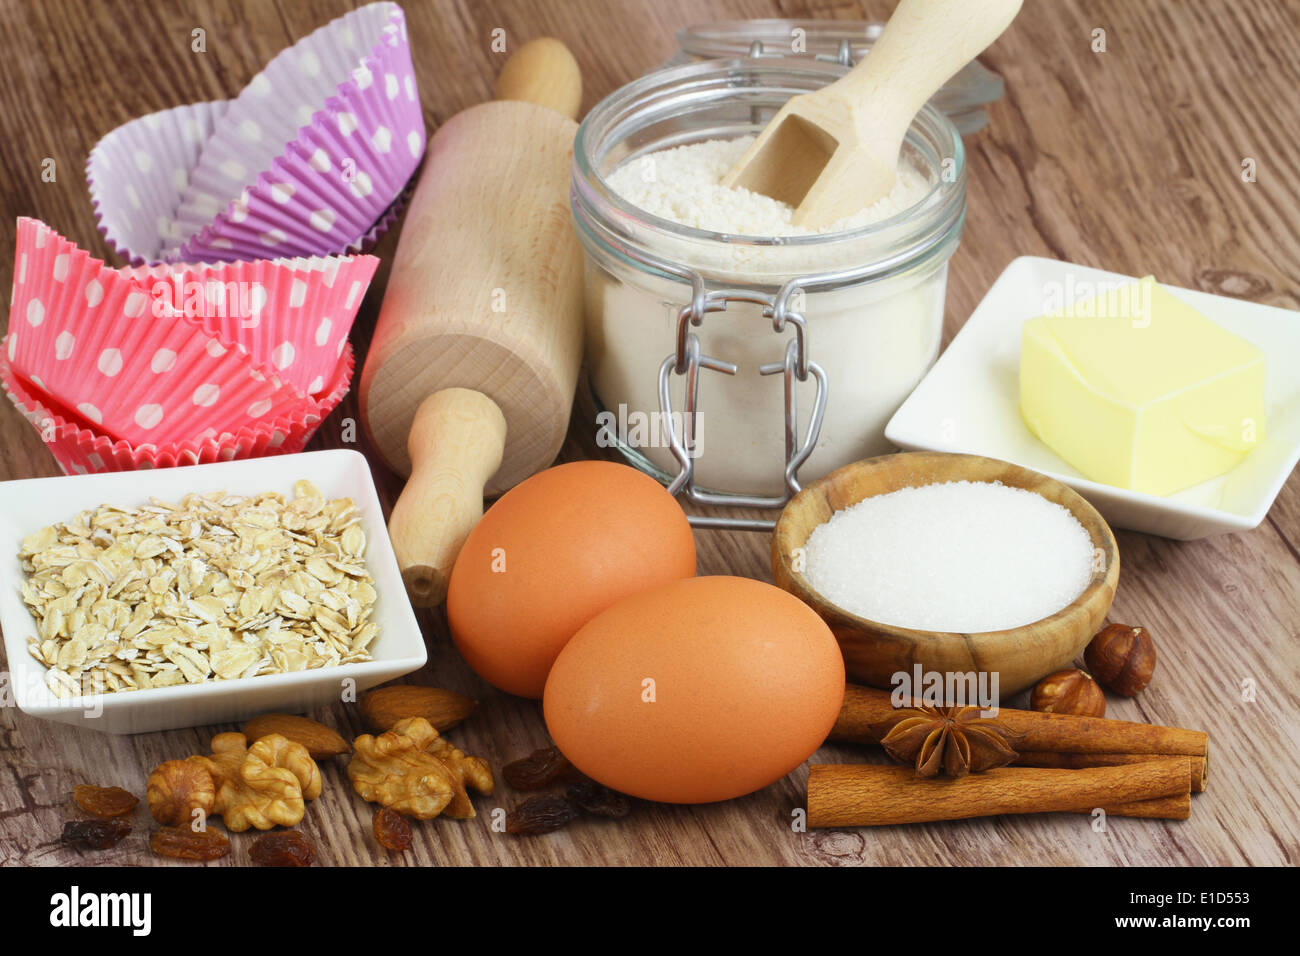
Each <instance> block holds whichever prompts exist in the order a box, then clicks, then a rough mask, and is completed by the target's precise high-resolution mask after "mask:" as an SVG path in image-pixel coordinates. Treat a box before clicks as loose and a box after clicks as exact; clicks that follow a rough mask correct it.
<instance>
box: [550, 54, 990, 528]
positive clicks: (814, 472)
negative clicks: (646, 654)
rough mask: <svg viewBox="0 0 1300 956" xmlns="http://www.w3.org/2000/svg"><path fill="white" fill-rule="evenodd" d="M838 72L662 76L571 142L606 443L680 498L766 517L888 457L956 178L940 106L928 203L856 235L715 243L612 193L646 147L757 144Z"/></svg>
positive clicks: (603, 110)
mask: <svg viewBox="0 0 1300 956" xmlns="http://www.w3.org/2000/svg"><path fill="white" fill-rule="evenodd" d="M844 72H845V70H844V67H842V66H839V65H837V64H831V63H825V62H819V61H815V60H809V59H802V60H785V61H778V60H768V59H753V58H749V59H742V60H729V61H707V62H701V63H693V64H687V65H683V66H676V67H669V68H666V69H662V70H658V71H655V72H653V73H650V74H647V75H646V76H643V77H641V78H640V79H638V80H635V81H633V82H632V83H629V84H628V85H626V86H624V87H623V88H621V89H619V90H618V91H616V92H614V93H613V94H611V95H610V96H608V97H606V98H605V99H604V100H602V101H601V102H600V103H599V104H597V105H596V107H595V108H594V109H592V111H591V112H590V114H588V116H587V118H586V120H585V121H584V122H583V123H582V124H581V126H580V127H579V130H578V134H577V137H576V140H575V144H574V167H573V183H572V209H573V214H574V220H575V224H576V227H577V231H578V235H579V238H580V240H581V242H582V244H583V248H584V251H585V255H586V269H585V284H586V290H585V292H586V301H585V312H586V333H587V364H588V369H589V374H590V381H591V387H592V391H593V394H594V397H595V401H596V405H597V409H598V413H599V416H598V422H599V423H600V425H601V430H600V432H599V435H598V437H599V438H600V439H602V443H608V444H617V446H618V447H619V449H620V450H621V451H622V452H623V454H624V455H625V456H626V457H627V458H628V459H629V460H630V461H631V462H632V463H633V464H635V465H637V466H638V467H640V468H642V469H643V470H646V471H648V472H650V473H652V474H654V475H656V476H657V477H659V478H660V479H661V480H662V481H664V482H666V483H668V484H669V487H670V490H671V491H673V492H674V493H675V494H685V495H686V496H688V497H690V498H691V499H693V500H695V501H697V502H700V503H704V504H717V503H734V504H740V505H746V506H758V507H771V508H775V507H779V506H780V505H781V504H783V503H784V502H785V501H786V500H787V499H788V497H789V496H790V495H791V494H793V493H794V492H795V491H797V490H798V488H799V482H800V476H801V475H802V477H803V479H804V480H807V479H811V478H815V477H818V476H820V475H823V474H825V473H827V472H829V471H832V470H834V469H835V468H838V467H840V466H842V465H845V464H848V463H849V462H852V461H856V460H858V459H861V458H868V457H871V456H873V455H878V454H882V453H884V452H886V451H887V450H889V445H888V443H887V442H886V440H885V438H884V427H885V424H886V423H887V422H888V420H889V418H890V417H891V416H892V415H893V413H894V412H895V411H896V410H897V408H898V406H899V405H900V404H902V402H903V399H904V398H906V397H907V395H908V394H909V393H910V392H911V391H912V389H913V388H914V387H915V386H916V384H917V382H919V381H920V379H921V377H922V375H924V374H925V372H926V371H927V370H928V369H929V368H930V366H931V365H932V364H933V362H934V360H935V358H936V356H937V354H938V349H939V341H940V336H941V334H942V328H943V313H944V295H945V287H946V280H947V265H948V260H949V258H950V257H951V256H952V253H953V251H954V250H955V249H956V246H957V243H958V240H959V238H960V235H961V230H962V225H963V222H964V219H965V208H966V163H965V158H964V152H963V148H962V142H961V137H960V134H959V133H958V132H957V130H956V128H955V127H954V126H953V124H952V123H951V122H950V121H949V120H948V119H947V118H946V117H944V116H943V114H941V113H940V112H939V111H938V110H936V109H934V108H933V106H929V105H927V106H926V107H924V108H923V109H922V110H921V112H920V113H919V114H918V115H917V117H916V119H915V120H914V121H913V123H912V126H911V128H910V129H909V131H908V134H907V138H906V142H905V144H904V147H903V152H902V156H901V158H900V162H906V163H910V164H911V165H912V166H913V167H914V168H915V169H916V170H918V171H919V172H920V173H921V174H922V176H923V177H924V178H925V179H926V181H927V182H928V183H929V189H928V192H927V193H926V194H925V196H924V198H923V199H922V200H921V201H919V202H917V203H916V204H915V205H913V206H911V207H910V208H908V209H906V210H904V211H903V212H900V213H899V214H897V215H895V216H893V217H891V218H889V219H885V220H883V221H881V222H878V223H875V224H873V225H869V226H866V227H863V228H860V229H853V230H850V231H844V232H836V233H828V234H819V235H805V236H793V237H755V236H738V235H730V234H724V233H715V232H709V231H705V230H700V229H694V228H691V227H687V226H683V225H680V224H678V223H674V222H670V221H668V220H666V219H661V218H659V217H657V216H654V215H651V214H649V213H647V212H645V211H643V210H640V209H638V208H636V207H635V206H633V205H631V204H630V203H628V202H627V201H626V200H624V199H623V198H622V197H620V196H619V195H618V194H616V193H615V192H614V191H613V190H612V189H611V188H610V187H609V185H608V183H607V181H606V177H607V176H608V175H609V173H610V172H612V171H613V170H614V169H615V168H617V167H618V166H620V165H621V164H623V163H626V162H632V161H636V160H637V159H638V158H639V157H643V156H645V155H647V154H650V153H653V152H655V151H657V150H661V149H665V148H669V147H673V146H681V145H684V144H688V143H694V142H700V141H704V140H710V139H730V138H733V137H737V136H744V135H750V134H753V133H756V132H758V131H759V130H760V129H762V128H763V126H764V125H765V124H766V123H767V121H768V120H769V119H770V118H771V117H772V116H773V115H774V113H775V112H776V110H777V109H779V108H780V106H781V105H782V104H783V103H784V102H785V101H786V100H787V99H788V98H789V97H790V96H792V95H795V94H798V93H803V92H808V91H811V90H815V89H819V88H821V87H822V86H825V85H826V84H828V83H830V82H832V81H834V80H835V79H837V78H838V77H840V76H842V75H843V74H844ZM665 185H670V184H665ZM723 373H728V374H723ZM713 523H720V522H713ZM721 523H725V522H721ZM741 524H743V525H744V526H752V527H758V526H762V525H763V524H764V523H763V522H752V521H751V522H741Z"/></svg>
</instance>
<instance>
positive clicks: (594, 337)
mask: <svg viewBox="0 0 1300 956" xmlns="http://www.w3.org/2000/svg"><path fill="white" fill-rule="evenodd" d="M750 142H752V137H743V138H740V139H734V140H709V141H704V142H699V143H693V144H688V145H685V146H678V147H673V148H670V149H665V150H660V151H658V152H655V153H651V154H648V155H646V156H642V157H638V158H636V159H634V160H632V161H630V162H627V163H625V164H624V165H623V166H620V167H618V168H616V169H615V170H613V171H612V172H611V173H609V174H608V175H607V176H606V182H607V183H608V185H609V186H610V188H611V189H612V190H613V191H614V192H616V193H618V194H619V195H620V196H622V197H623V198H624V199H625V200H626V201H627V202H629V203H631V204H632V205H634V206H637V207H639V208H641V209H644V210H645V211H646V212H648V213H651V214H652V215H654V216H657V217H659V218H661V219H668V220H671V221H676V222H677V223H680V224H683V225H687V226H694V227H698V228H703V229H706V230H710V231H714V232H722V233H727V234H730V235H733V236H736V237H739V238H738V239H737V241H734V242H728V241H719V240H716V239H705V238H695V237H690V236H686V235H685V234H683V233H680V232H679V233H672V232H671V230H669V229H666V228H665V227H663V226H660V225H656V224H655V223H653V222H651V221H650V220H649V219H648V218H647V219H645V220H642V221H629V222H627V223H626V228H628V229H629V230H631V231H632V232H633V234H634V235H635V236H636V238H637V240H638V241H641V242H644V243H645V244H646V245H647V246H651V247H653V249H654V251H655V252H656V253H657V254H658V255H660V256H662V257H664V258H666V259H668V260H670V261H673V262H678V263H681V264H683V265H686V266H689V267H691V268H693V269H696V270H699V271H700V272H701V273H702V274H704V275H705V276H706V278H707V280H708V282H709V285H710V287H711V288H718V287H720V286H725V287H731V288H739V289H747V288H766V289H769V290H771V289H774V288H776V287H779V286H780V285H781V284H782V283H783V282H784V281H785V280H786V279H787V278H789V277H790V276H792V275H808V274H815V273H822V272H827V271H833V270H837V269H848V268H856V267H859V266H862V265H865V264H867V263H869V262H872V261H875V260H876V259H878V258H881V257H882V256H884V255H888V254H890V253H892V252H894V251H895V250H896V249H897V248H898V246H897V241H898V240H897V239H891V238H889V237H888V236H887V235H884V234H879V233H877V231H876V230H869V229H868V230H860V231H859V232H857V233H844V232H843V231H842V230H844V229H845V228H857V227H861V226H865V225H867V224H871V223H876V222H883V220H885V219H887V218H889V217H891V216H894V215H895V214H897V213H900V212H903V211H905V210H906V209H907V208H908V207H909V206H910V207H912V208H913V209H914V210H915V209H916V208H917V204H920V203H924V202H926V201H927V200H928V199H929V198H930V197H932V196H933V195H934V194H935V193H936V192H939V191H941V190H942V189H943V186H942V185H941V184H938V183H936V182H935V179H934V175H933V173H934V170H933V169H931V171H930V173H928V174H927V172H924V171H923V170H925V169H927V168H929V167H926V166H925V165H913V162H912V161H907V160H906V159H905V161H904V162H902V163H900V167H899V178H898V183H897V184H896V185H895V187H894V190H893V191H892V192H891V193H890V194H889V195H888V196H886V197H884V198H883V199H882V200H880V202H878V203H876V204H875V205H873V206H870V207H868V208H866V209H863V210H861V211H859V212H857V213H855V214H853V215H852V216H851V217H849V218H848V219H847V220H844V221H843V222H841V223H837V224H836V225H835V226H833V227H831V228H832V229H833V230H836V231H839V232H840V233H841V235H844V236H846V237H851V238H840V237H839V236H837V235H836V234H835V233H834V232H819V233H817V234H810V233H809V232H808V230H803V229H798V228H796V227H794V226H793V225H792V222H791V220H792V217H793V210H792V209H791V207H790V206H788V205H787V204H785V203H781V202H778V201H776V200H773V199H771V198H769V197H766V196H761V195H759V194H757V193H753V192H750V191H748V190H743V189H729V188H727V187H724V186H722V185H721V181H722V178H723V176H724V175H725V174H726V172H727V170H728V169H729V168H730V167H731V165H732V164H733V163H734V162H735V161H736V160H737V159H739V157H740V155H741V154H742V153H743V152H744V150H745V148H746V147H747V146H748V144H749V143H750ZM913 159H917V157H913ZM919 162H920V163H924V160H919ZM897 222H898V223H899V225H897V226H895V225H893V224H892V223H891V224H884V225H882V227H881V232H882V233H888V232H889V231H890V230H893V231H894V232H895V233H900V234H903V235H906V234H907V233H908V230H909V229H912V228H914V227H913V226H911V225H907V224H904V223H905V219H904V218H903V217H900V219H899V220H897ZM764 234H766V235H767V236H769V237H770V236H791V237H796V238H795V241H794V242H792V243H790V244H780V243H772V244H759V243H755V242H754V241H752V240H751V239H750V238H749V237H756V236H759V237H761V236H763V235H764ZM800 236H802V237H803V238H798V237H800ZM950 253H951V247H949V249H948V253H947V254H950ZM947 254H945V255H937V256H932V257H928V258H927V259H926V260H925V261H918V262H917V263H915V264H913V265H912V266H910V267H909V268H906V269H902V270H898V271H897V272H896V274H893V275H890V276H889V277H887V278H882V279H873V280H869V281H863V282H859V283H856V284H849V285H845V286H843V287H841V288H838V289H835V290H833V291H823V292H810V293H808V294H807V295H806V296H805V299H804V301H803V302H798V303H796V308H798V309H799V311H801V312H802V313H803V314H804V316H805V317H806V319H807V327H808V343H809V357H810V358H811V359H812V360H813V361H815V362H817V363H818V364H819V365H821V366H822V367H823V368H824V369H825V371H826V374H827V377H828V380H829V385H828V403H827V407H826V413H825V417H824V419H823V422H822V428H821V437H820V440H819V442H818V444H817V447H816V449H815V450H814V452H813V453H812V455H811V457H810V458H809V459H808V460H807V461H806V462H805V464H804V466H803V468H802V469H801V470H800V477H801V478H802V479H803V480H804V481H805V482H807V481H811V480H812V479H814V478H817V477H820V476H821V475H823V474H826V473H827V472H830V471H832V470H834V469H836V468H839V467H840V466H842V465H846V464H848V463H850V462H852V461H857V460H859V459H862V458H869V457H872V456H874V455H881V454H885V453H886V452H888V451H890V450H892V447H891V445H890V444H889V442H888V441H887V440H886V439H885V436H884V430H885V424H886V423H887V422H888V421H889V419H890V417H891V416H892V415H893V414H894V412H895V411H897V409H898V406H899V405H901V404H902V402H903V399H904V398H906V397H907V396H908V394H910V393H911V391H912V389H913V388H915V387H916V384H917V382H919V381H920V380H921V377H922V376H923V375H924V374H925V372H926V370H927V369H929V367H930V366H931V365H932V364H933V362H934V360H935V357H936V356H937V355H938V353H939V342H940V338H941V335H942V331H943V310H944V295H945V290H946V284H947V271H948V270H947ZM689 300H690V287H689V286H687V285H686V284H684V283H683V282H681V281H678V280H675V279H669V278H665V277H663V276H661V275H656V274H653V273H652V272H649V271H646V270H643V269H639V268H635V267H633V266H631V265H630V264H628V263H625V262H616V261H610V262H607V263H602V264H599V265H598V264H596V263H595V262H593V261H592V259H591V257H588V263H587V269H586V316H587V335H586V343H587V344H586V348H587V360H588V366H589V368H590V372H591V383H592V388H593V391H594V392H595V394H596V397H597V399H598V401H599V402H600V404H601V405H602V406H603V407H604V408H605V409H606V410H608V411H609V412H610V414H611V415H612V416H614V417H615V418H616V419H617V420H619V421H622V420H623V419H624V418H625V415H624V413H627V416H637V417H642V416H652V415H657V413H658V412H659V389H658V382H659V366H660V363H661V362H663V360H664V357H665V356H667V355H668V354H669V352H671V351H672V350H673V349H674V347H675V343H676V335H677V332H676V329H677V314H678V310H679V309H680V308H681V307H682V306H683V305H684V304H686V303H687V302H689ZM695 332H696V334H697V335H698V336H699V339H700V344H701V350H702V351H703V352H704V353H705V354H707V355H712V356H714V357H716V358H719V359H722V360H724V361H728V362H733V363H735V364H736V365H738V366H739V372H738V373H737V375H735V376H734V377H730V376H726V375H721V374H718V373H714V372H705V373H704V374H703V375H701V376H700V383H699V401H700V405H699V413H698V417H697V439H698V441H697V449H696V451H697V454H696V457H695V480H696V485H697V486H698V487H700V488H704V489H708V490H714V491H723V492H732V493H743V494H754V495H779V494H781V493H782V492H783V490H784V488H785V482H784V465H785V432H784V420H785V403H784V389H783V384H782V376H780V375H774V376H761V375H759V372H758V369H759V366H761V365H764V364H767V363H770V362H780V361H781V360H782V359H783V357H784V355H785V343H786V340H788V339H789V338H790V337H791V334H792V330H790V329H787V330H786V331H785V332H784V333H783V334H782V335H777V334H776V333H775V332H774V331H773V329H772V323H771V321H770V320H769V319H767V318H765V317H764V316H763V314H762V311H761V309H760V308H759V307H758V306H757V305H753V304H749V303H743V302H733V303H731V304H730V305H729V306H728V308H727V310H726V311H725V312H716V313H711V314H710V315H709V316H708V317H707V318H706V319H705V321H704V323H703V324H702V325H701V326H699V327H698V328H697V329H696V330H695ZM670 387H671V391H672V395H673V402H674V409H675V410H676V411H680V410H681V407H682V404H681V403H682V401H683V398H684V386H683V378H682V377H681V376H674V377H673V379H672V382H671V386H670ZM795 392H796V395H797V401H798V409H799V430H800V437H801V438H802V436H803V433H804V429H805V428H806V427H807V422H808V414H809V409H811V408H812V405H813V399H814V396H815V385H814V382H813V381H812V380H811V379H810V380H809V381H807V382H799V383H796V388H795ZM659 421H661V422H662V419H659ZM625 440H626V438H625ZM634 451H635V452H636V453H637V454H638V455H640V456H642V457H644V458H645V459H647V460H648V461H649V463H650V464H651V465H653V466H654V467H655V468H657V469H659V470H660V471H662V472H664V473H667V474H668V475H674V474H676V473H677V471H678V465H677V463H676V461H675V460H674V458H673V456H672V454H671V452H670V451H669V449H668V447H667V444H666V441H664V440H663V436H662V435H657V436H656V438H655V439H653V440H651V441H650V442H648V443H645V444H640V445H638V446H637V447H636V448H635V449H634Z"/></svg>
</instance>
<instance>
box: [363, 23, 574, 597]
mask: <svg viewBox="0 0 1300 956" xmlns="http://www.w3.org/2000/svg"><path fill="white" fill-rule="evenodd" d="M581 98H582V81H581V77H580V76H579V74H578V67H577V64H576V63H575V62H574V60H573V57H572V55H571V54H570V53H569V51H568V50H567V49H565V47H564V45H563V44H561V43H560V42H559V41H557V40H551V39H544V40H535V41H533V42H532V43H529V44H527V45H525V46H523V47H521V48H520V49H519V51H518V52H516V53H515V54H514V56H512V57H511V59H510V61H509V62H508V63H507V64H506V67H505V69H504V70H503V71H502V73H501V76H500V77H499V78H498V82H497V99H496V100H495V101H493V102H490V103H483V104H480V105H478V106H474V107H471V108H470V109H467V110H465V111H463V112H461V113H458V114H457V115H455V116H453V117H452V118H451V119H450V120H448V121H447V122H446V123H445V124H443V126H442V127H441V128H440V129H439V130H438V132H437V134H435V136H434V137H433V139H432V140H431V141H430V143H429V154H428V158H427V159H426V160H425V164H424V171H423V172H422V173H421V174H420V181H419V184H418V185H417V186H416V189H415V194H414V196H413V197H412V198H411V205H410V209H409V210H408V212H407V214H406V223H405V225H404V226H403V228H402V235H401V239H400V241H399V242H398V246H397V253H396V255H395V257H394V260H393V270H392V274H391V276H390V277H389V280H388V289H387V292H386V293H385V295H384V302H383V305H382V307H381V308H380V312H379V320H378V323H377V324H376V326H375V334H374V339H373V341H372V343H371V347H370V353H369V355H368V356H367V359H366V365H365V369H364V370H363V371H362V374H361V385H360V390H359V392H360V400H361V416H362V420H363V422H364V424H365V427H366V430H367V432H368V433H369V435H370V437H371V439H372V441H373V442H374V444H375V447H376V448H377V449H378V450H379V452H380V453H381V454H382V455H383V457H384V459H385V460H386V461H387V463H388V464H389V465H390V466H391V467H392V468H393V469H394V470H395V471H398V472H402V473H407V472H409V473H410V476H411V477H410V480H409V481H408V482H407V485H406V488H405V490H403V492H402V494H401V497H399V498H398V500H397V503H396V504H395V505H394V507H393V513H392V516H391V517H390V519H389V523H388V530H389V535H390V536H391V538H392V540H393V550H394V551H395V552H396V553H397V561H398V564H399V565H400V566H401V569H402V578H403V580H404V581H405V582H406V587H407V592H408V594H409V595H410V598H411V602H412V603H413V604H415V605H417V606H431V605H436V604H440V603H442V601H443V600H444V598H445V597H446V593H447V578H448V576H449V575H450V574H451V568H452V565H453V563H454V562H455V560H456V555H457V554H458V553H459V551H460V547H461V545H462V544H463V543H464V541H465V537H466V535H468V534H469V532H470V530H471V529H472V528H473V526H474V524H475V523H476V522H477V521H478V519H479V518H480V517H482V514H483V497H484V494H485V493H487V494H500V493H501V492H503V491H505V490H507V489H509V488H510V487H511V486H513V485H514V484H516V483H518V482H519V481H521V480H523V479H524V478H526V477H528V476H529V475H531V474H533V472H535V471H538V470H540V469H542V468H545V467H546V466H547V465H549V464H550V463H551V462H552V461H553V460H554V459H555V456H556V455H557V454H558V453H559V450H560V445H561V444H562V443H563V441H564V435H565V432H566V431H567V429H568V423H569V412H570V409H571V407H572V404H573V393H574V388H575V386H576V384H577V379H578V366H579V363H580V362H581V359H582V308H581V306H582V251H581V247H580V246H579V244H578V240H577V236H576V235H575V234H574V231H573V227H572V225H571V223H570V219H569V204H568V198H569V176H570V165H571V162H572V156H573V137H574V134H575V133H576V132H577V128H578V127H577V124H576V123H575V122H574V117H575V116H576V114H577V111H578V105H579V102H580V100H581Z"/></svg>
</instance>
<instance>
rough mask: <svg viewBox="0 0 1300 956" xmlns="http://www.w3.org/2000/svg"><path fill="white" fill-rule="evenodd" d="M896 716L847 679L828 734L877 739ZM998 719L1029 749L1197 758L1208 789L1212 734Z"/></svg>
mask: <svg viewBox="0 0 1300 956" xmlns="http://www.w3.org/2000/svg"><path fill="white" fill-rule="evenodd" d="M893 716H894V704H893V699H892V698H891V696H890V692H889V691H887V690H878V689H876V688H874V687H862V686H860V685H858V684H849V685H847V686H846V687H845V689H844V703H843V705H842V706H841V708H840V715H839V718H838V719H837V720H836V721H835V726H834V728H832V730H831V735H830V739H831V740H845V741H852V742H856V743H879V741H878V740H877V739H876V737H875V735H874V734H873V733H872V730H871V728H872V726H873V725H879V724H882V723H887V722H888V721H889V720H890V719H891V718H892V717H893ZM998 720H999V721H1001V722H1002V723H1003V724H1004V725H1005V726H1006V727H1007V728H1008V729H1009V730H1013V731H1015V732H1016V733H1018V734H1023V735H1024V737H1023V738H1022V739H1021V741H1020V743H1019V745H1018V746H1017V747H1016V749H1017V750H1022V751H1025V752H1026V753H1031V752H1032V753H1056V754H1091V755H1094V756H1096V757H1098V758H1101V757H1102V756H1103V755H1107V756H1109V755H1115V754H1126V755H1134V756H1135V757H1136V758H1137V759H1139V760H1140V759H1142V757H1149V756H1188V757H1199V758H1201V760H1200V763H1199V765H1198V772H1197V777H1196V781H1195V782H1194V784H1193V789H1194V790H1204V789H1205V785H1206V782H1207V781H1208V776H1209V757H1210V738H1209V735H1208V734H1205V733H1203V732H1202V731H1199V730H1183V729H1181V728H1179V727H1161V726H1158V725H1156V724H1138V723H1131V722H1129V721H1126V720H1108V719H1106V718H1104V717H1078V716H1075V715H1074V714H1043V713H1039V712H1037V711H1033V710H1013V709H1011V708H1010V707H1003V708H1001V709H1000V710H999V711H998ZM1128 762H1130V763H1131V762H1134V761H1128ZM1114 763H1116V761H1111V762H1109V763H1107V762H1106V761H1104V760H1102V759H1097V760H1095V761H1092V762H1086V763H1085V762H1081V763H1079V764H1075V765H1074V766H1110V765H1113V764H1114Z"/></svg>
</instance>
